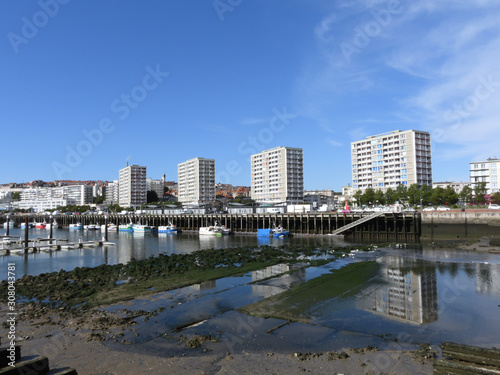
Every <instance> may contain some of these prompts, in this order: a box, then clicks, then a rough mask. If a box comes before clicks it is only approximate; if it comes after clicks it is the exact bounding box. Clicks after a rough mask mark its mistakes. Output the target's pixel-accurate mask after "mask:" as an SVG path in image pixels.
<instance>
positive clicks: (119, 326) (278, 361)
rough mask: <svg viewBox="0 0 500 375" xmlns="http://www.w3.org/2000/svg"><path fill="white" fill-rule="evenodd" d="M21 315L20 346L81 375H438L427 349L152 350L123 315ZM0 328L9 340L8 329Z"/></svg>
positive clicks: (164, 346) (172, 346) (199, 346)
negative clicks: (124, 338)
mask: <svg viewBox="0 0 500 375" xmlns="http://www.w3.org/2000/svg"><path fill="white" fill-rule="evenodd" d="M19 310H20V313H21V319H20V320H19V321H18V327H17V332H18V337H19V338H20V340H19V341H18V344H19V345H21V348H22V352H23V356H31V355H36V354H37V355H44V356H47V357H48V358H49V361H50V363H51V368H54V369H58V368H59V369H60V368H64V367H72V368H75V369H76V370H77V372H78V374H79V375H95V374H116V375H118V374H133V373H142V372H147V373H151V374H160V373H170V374H191V373H209V374H250V373H252V374H255V373H287V374H303V373H304V372H306V373H344V374H382V373H384V374H432V365H433V359H432V356H433V354H434V352H433V351H425V352H422V351H421V350H420V351H419V350H407V349H398V350H382V351H379V350H378V349H376V348H374V347H365V348H351V347H346V348H342V349H339V350H335V351H326V352H308V351H304V348H302V347H300V346H298V345H297V347H296V348H295V349H294V350H290V351H288V352H287V351H278V352H276V351H273V350H268V348H262V349H261V350H248V349H241V348H238V347H230V346H227V344H226V343H224V342H220V341H216V340H213V341H212V340H210V339H209V340H206V341H204V340H203V338H202V337H201V336H200V337H197V336H193V337H191V339H190V340H185V341H181V340H174V339H165V338H163V339H162V338H157V339H155V340H154V343H153V344H151V346H155V347H156V350H150V351H148V352H147V353H145V350H147V347H148V343H139V344H133V343H127V342H120V341H119V338H120V335H122V334H123V332H124V331H127V330H130V331H136V332H140V330H141V324H143V323H137V324H131V323H130V322H131V320H128V321H127V322H123V321H121V320H120V319H121V318H120V317H119V316H118V315H116V314H110V313H102V312H97V311H88V312H86V313H84V314H83V315H82V316H80V317H61V314H60V313H58V312H57V310H50V309H47V310H46V311H45V312H43V313H40V312H38V313H34V314H33V312H32V313H29V312H28V313H27V312H25V310H26V306H23V307H20V309H19ZM0 313H1V314H2V315H3V314H4V313H5V305H1V306H0ZM117 322H121V323H117ZM0 330H1V335H2V337H4V334H5V332H4V331H5V329H4V328H3V327H2V328H1V329H0ZM103 334H104V336H105V337H106V338H105V339H104V338H103V337H104V336H103ZM180 336H181V337H182V335H180ZM193 340H194V341H193ZM193 342H194V343H195V345H193V344H192V343H193ZM189 343H191V346H190V345H189ZM144 345H146V349H144V348H143V347H144ZM230 349H233V350H232V351H231V350H230ZM89 358H91V359H92V360H91V361H89Z"/></svg>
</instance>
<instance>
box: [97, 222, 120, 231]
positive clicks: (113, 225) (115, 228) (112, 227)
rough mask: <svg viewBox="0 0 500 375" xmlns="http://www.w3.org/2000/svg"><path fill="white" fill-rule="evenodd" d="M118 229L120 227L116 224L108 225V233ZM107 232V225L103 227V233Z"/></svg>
mask: <svg viewBox="0 0 500 375" xmlns="http://www.w3.org/2000/svg"><path fill="white" fill-rule="evenodd" d="M117 229H118V227H117V226H116V224H114V223H108V231H116V230H117ZM105 230H106V225H104V224H103V225H101V231H103V232H104V231H105Z"/></svg>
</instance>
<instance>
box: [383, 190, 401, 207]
mask: <svg viewBox="0 0 500 375" xmlns="http://www.w3.org/2000/svg"><path fill="white" fill-rule="evenodd" d="M397 200H398V196H397V193H396V190H394V189H393V188H387V190H386V191H385V204H389V205H390V204H394V203H396V201H397Z"/></svg>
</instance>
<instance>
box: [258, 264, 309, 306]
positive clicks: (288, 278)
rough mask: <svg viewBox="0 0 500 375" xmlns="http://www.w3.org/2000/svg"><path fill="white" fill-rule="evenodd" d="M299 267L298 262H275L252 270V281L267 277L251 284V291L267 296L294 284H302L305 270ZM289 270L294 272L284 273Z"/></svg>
mask: <svg viewBox="0 0 500 375" xmlns="http://www.w3.org/2000/svg"><path fill="white" fill-rule="evenodd" d="M301 267H302V266H301V265H300V264H292V265H288V264H277V265H274V266H269V267H266V268H264V269H262V270H258V271H254V272H252V281H259V280H264V279H268V280H264V281H262V282H260V283H256V284H252V293H254V294H256V295H259V296H261V297H263V298H268V297H271V296H273V295H275V294H277V293H281V292H283V291H285V290H287V289H289V288H290V287H292V286H294V285H298V284H302V283H303V282H305V279H306V271H305V269H304V268H301ZM289 271H295V272H291V273H286V272H289ZM279 275H281V276H279Z"/></svg>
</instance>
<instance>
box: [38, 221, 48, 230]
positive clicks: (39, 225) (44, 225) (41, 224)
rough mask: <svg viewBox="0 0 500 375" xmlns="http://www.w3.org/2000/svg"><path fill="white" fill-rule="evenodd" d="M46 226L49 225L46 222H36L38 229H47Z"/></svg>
mask: <svg viewBox="0 0 500 375" xmlns="http://www.w3.org/2000/svg"><path fill="white" fill-rule="evenodd" d="M46 226H47V223H46V222H43V223H41V222H40V223H36V224H35V228H36V229H45V227H46Z"/></svg>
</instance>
